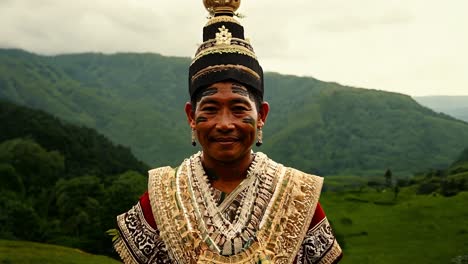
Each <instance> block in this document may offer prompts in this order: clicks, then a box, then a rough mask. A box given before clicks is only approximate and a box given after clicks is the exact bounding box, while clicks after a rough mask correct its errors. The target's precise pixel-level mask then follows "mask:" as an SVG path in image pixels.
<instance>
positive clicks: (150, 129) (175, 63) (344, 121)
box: [0, 49, 468, 175]
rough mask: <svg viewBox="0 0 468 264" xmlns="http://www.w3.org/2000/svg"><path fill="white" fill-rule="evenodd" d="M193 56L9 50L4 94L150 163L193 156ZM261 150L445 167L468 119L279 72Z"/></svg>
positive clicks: (1, 54)
mask: <svg viewBox="0 0 468 264" xmlns="http://www.w3.org/2000/svg"><path fill="white" fill-rule="evenodd" d="M189 63H190V60H189V59H188V58H175V57H164V56H160V55H157V54H131V53H127V54H123V53H122V54H114V55H103V54H93V53H87V54H75V55H60V56H38V55H35V54H31V53H27V52H24V51H20V50H5V49H4V50H0V98H5V99H8V100H11V101H13V102H16V103H19V104H23V105H28V106H30V107H34V108H39V109H43V110H45V111H47V112H49V113H53V114H54V115H56V116H58V117H60V118H63V119H65V120H68V121H71V122H75V123H78V124H82V125H86V126H89V127H92V128H95V129H97V130H98V131H99V132H101V133H103V134H104V135H106V136H107V137H109V138H110V139H111V140H112V141H114V142H117V143H119V144H123V145H125V146H128V147H130V148H131V149H132V151H133V152H134V153H135V155H136V156H137V157H139V158H140V159H142V160H143V161H145V162H146V163H148V164H150V166H151V167H155V166H162V165H176V164H178V163H179V162H180V161H181V160H182V159H183V157H185V156H187V155H189V154H191V153H193V152H194V151H195V149H194V148H192V147H191V146H190V134H189V132H190V131H189V129H188V126H187V124H186V118H185V116H184V113H183V105H184V103H185V101H186V100H187V67H188V65H189ZM265 83H266V85H265V87H266V99H267V100H268V101H269V102H270V105H271V108H272V110H271V114H270V116H269V119H268V121H267V125H266V128H265V130H264V135H265V139H264V142H265V144H264V145H263V146H262V147H261V149H260V150H261V151H263V152H266V153H268V154H269V155H270V156H272V157H273V158H275V159H277V160H279V161H281V162H283V163H285V164H287V165H290V166H294V167H297V168H299V169H303V170H306V171H309V172H315V173H318V174H322V175H330V174H350V173H351V174H361V175H369V174H371V175H373V174H376V173H377V174H381V173H383V172H384V171H385V170H386V169H387V168H391V169H392V171H394V172H396V173H399V174H406V175H408V174H410V173H413V172H415V171H421V170H424V169H426V168H428V167H434V168H439V167H445V166H447V165H449V164H450V162H451V161H452V160H453V159H454V158H455V157H456V155H457V154H458V153H459V152H460V151H461V150H462V149H463V147H465V146H468V123H465V122H462V121H459V120H456V119H454V118H451V117H449V116H447V115H443V114H438V113H435V112H433V111H432V110H429V109H428V108H425V107H422V106H420V105H419V104H417V103H416V102H415V101H414V100H413V99H412V98H410V97H409V96H406V95H402V94H395V93H388V92H381V91H374V90H365V89H358V88H351V87H345V86H341V85H338V84H336V83H326V82H321V81H319V80H316V79H313V78H300V77H296V76H285V75H279V74H274V73H267V74H266V75H265Z"/></svg>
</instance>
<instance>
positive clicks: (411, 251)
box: [321, 188, 468, 264]
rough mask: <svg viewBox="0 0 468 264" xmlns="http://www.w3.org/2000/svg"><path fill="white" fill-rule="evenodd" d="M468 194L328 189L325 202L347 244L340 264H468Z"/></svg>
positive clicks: (323, 197)
mask: <svg viewBox="0 0 468 264" xmlns="http://www.w3.org/2000/svg"><path fill="white" fill-rule="evenodd" d="M467 199H468V192H461V193H459V194H458V195H456V196H453V197H443V196H438V195H437V196H433V195H414V192H413V191H412V190H411V189H410V188H404V189H403V190H402V191H401V193H400V195H399V196H398V199H397V200H396V201H395V200H394V195H393V192H391V191H387V192H375V191H371V190H368V191H362V192H360V193H359V192H358V193H349V192H345V193H325V194H324V195H322V198H321V204H322V205H323V206H324V209H325V211H326V212H327V217H328V218H329V219H331V220H332V224H333V226H334V229H335V231H336V232H338V234H339V235H338V241H339V242H340V243H341V244H342V245H343V246H344V257H343V261H342V262H340V264H354V263H356V264H367V263H369V264H386V263H415V264H416V263H417V264H419V263H421V264H423V263H424V264H429V263H431V264H440V263H447V264H448V263H466V261H467V260H468V209H467V207H466V201H467Z"/></svg>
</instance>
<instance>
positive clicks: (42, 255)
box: [0, 240, 120, 264]
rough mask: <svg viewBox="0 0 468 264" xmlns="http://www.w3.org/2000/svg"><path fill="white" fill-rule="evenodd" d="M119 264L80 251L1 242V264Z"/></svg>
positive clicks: (103, 257)
mask: <svg viewBox="0 0 468 264" xmlns="http://www.w3.org/2000/svg"><path fill="white" fill-rule="evenodd" d="M64 263H66V264H118V263H120V262H118V261H115V260H113V259H111V258H109V257H105V256H97V255H92V254H88V253H86V252H83V251H81V250H78V249H73V248H67V247H61V246H55V245H48V244H40V243H34V242H25V241H9V240H0V264H64Z"/></svg>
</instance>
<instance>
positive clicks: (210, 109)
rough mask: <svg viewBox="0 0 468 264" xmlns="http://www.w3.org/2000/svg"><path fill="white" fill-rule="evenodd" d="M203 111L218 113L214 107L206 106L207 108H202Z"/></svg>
mask: <svg viewBox="0 0 468 264" xmlns="http://www.w3.org/2000/svg"><path fill="white" fill-rule="evenodd" d="M202 111H205V112H214V111H216V107H214V106H205V107H203V108H202Z"/></svg>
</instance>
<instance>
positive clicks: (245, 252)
mask: <svg viewBox="0 0 468 264" xmlns="http://www.w3.org/2000/svg"><path fill="white" fill-rule="evenodd" d="M204 4H205V7H206V8H207V9H208V11H209V12H210V13H211V15H212V17H211V19H210V20H209V21H208V23H207V24H206V26H205V27H204V29H203V40H204V42H203V44H201V46H200V47H199V49H198V50H197V53H196V55H195V58H194V59H193V61H192V64H191V65H190V69H189V94H190V102H188V103H187V104H186V105H185V112H186V115H187V119H188V123H189V125H190V127H191V128H192V145H194V146H196V144H197V141H198V143H199V144H200V146H201V149H202V150H201V151H200V152H198V153H196V154H194V155H192V156H191V157H189V158H187V159H186V160H184V161H183V162H182V163H181V164H180V166H178V167H177V168H171V167H161V168H157V169H153V170H151V171H150V172H149V179H148V191H147V192H146V193H145V194H144V195H143V196H142V197H141V198H140V201H139V202H138V203H137V204H136V205H135V206H134V207H133V208H132V209H131V210H129V211H128V212H126V213H124V214H121V215H119V216H118V217H117V224H118V231H119V234H118V237H117V238H116V239H115V241H114V247H115V248H116V250H117V252H118V253H119V254H120V256H121V257H122V260H123V261H124V262H125V263H337V262H338V261H339V260H340V258H341V255H342V252H341V249H340V247H339V245H338V243H337V242H336V240H335V237H334V235H333V233H332V231H331V227H330V225H329V223H328V220H327V218H326V217H325V214H324V212H323V210H322V208H321V206H320V204H319V202H318V201H319V196H320V191H321V187H322V182H323V179H322V178H321V177H318V176H314V175H310V174H307V173H304V172H301V171H298V170H296V169H293V168H289V167H286V166H283V165H282V164H280V163H277V162H275V161H273V160H271V159H270V158H268V157H267V156H266V155H265V154H263V153H261V152H253V151H252V146H253V144H254V143H255V144H256V145H257V146H260V145H261V144H262V143H263V142H262V141H263V139H262V136H263V135H262V128H263V126H264V125H265V122H266V119H267V116H268V112H269V105H268V103H266V102H264V101H263V94H264V87H263V70H262V68H261V67H260V65H259V63H258V61H257V58H256V56H255V54H254V51H253V49H252V47H251V46H250V43H249V42H248V41H246V40H245V38H244V32H243V27H242V26H241V25H240V23H239V22H238V21H237V20H236V19H234V17H233V16H234V12H235V10H236V9H237V8H238V7H239V4H240V0H233V1H232V0H205V1H204Z"/></svg>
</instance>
